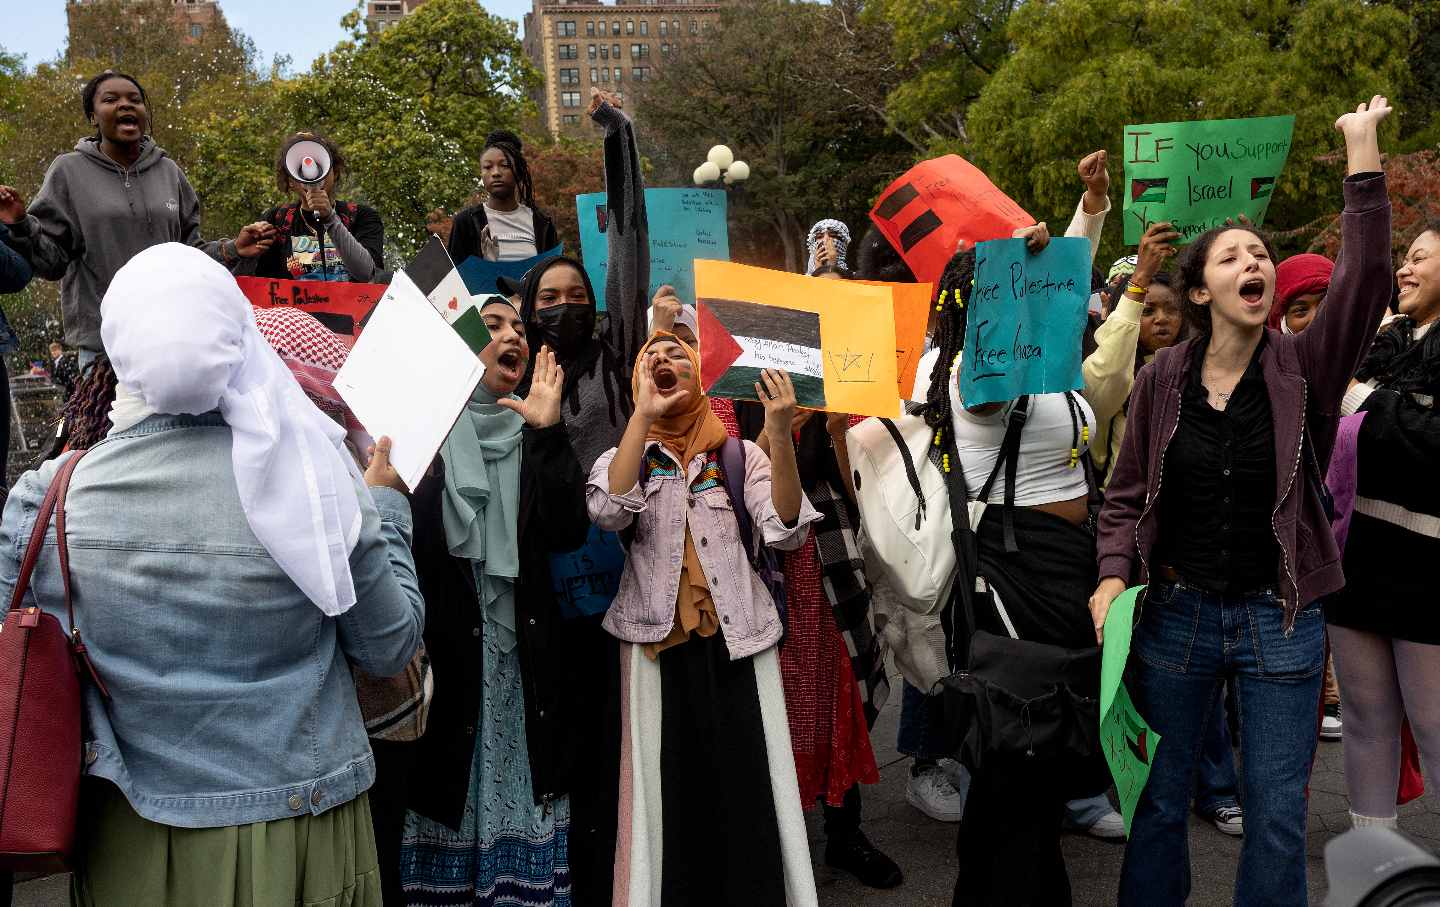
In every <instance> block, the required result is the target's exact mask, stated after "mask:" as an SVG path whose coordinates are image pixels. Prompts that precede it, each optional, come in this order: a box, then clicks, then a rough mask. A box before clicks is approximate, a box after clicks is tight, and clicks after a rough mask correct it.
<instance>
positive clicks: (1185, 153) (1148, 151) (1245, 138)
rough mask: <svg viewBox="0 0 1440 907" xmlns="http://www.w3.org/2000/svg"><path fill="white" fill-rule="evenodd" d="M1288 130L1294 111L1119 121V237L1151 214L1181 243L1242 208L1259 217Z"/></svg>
mask: <svg viewBox="0 0 1440 907" xmlns="http://www.w3.org/2000/svg"><path fill="white" fill-rule="evenodd" d="M1294 129H1295V118H1294V117H1293V116H1283V117H1254V118H1252V119H1246V120H1200V121H1196V122H1191V123H1147V124H1144V125H1141V126H1126V127H1125V139H1124V149H1123V151H1124V155H1125V217H1124V219H1125V242H1126V244H1128V245H1134V244H1136V243H1138V242H1140V237H1141V235H1143V234H1144V232H1145V228H1146V227H1147V226H1149V225H1150V224H1152V223H1155V222H1156V221H1169V222H1170V223H1172V224H1174V225H1175V229H1176V230H1178V231H1179V232H1180V242H1181V243H1187V242H1189V241H1190V240H1192V239H1194V238H1195V237H1197V236H1199V235H1200V234H1201V233H1204V232H1205V231H1206V230H1209V229H1210V228H1211V227H1218V226H1221V225H1223V224H1224V223H1225V219H1226V218H1236V217H1238V216H1239V215H1241V214H1243V215H1245V216H1246V217H1248V218H1250V220H1251V221H1252V222H1253V223H1254V224H1256V225H1257V226H1258V225H1260V224H1261V223H1263V222H1264V220H1265V211H1266V209H1267V208H1269V207H1270V197H1271V194H1272V192H1273V191H1274V189H1275V180H1276V179H1278V178H1279V176H1280V171H1282V170H1284V169H1285V158H1286V157H1287V156H1288V155H1289V154H1290V135H1291V133H1292V132H1293V131H1294Z"/></svg>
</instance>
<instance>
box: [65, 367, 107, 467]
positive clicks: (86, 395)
mask: <svg viewBox="0 0 1440 907" xmlns="http://www.w3.org/2000/svg"><path fill="white" fill-rule="evenodd" d="M115 384H116V378H115V370H114V369H113V368H111V367H110V360H109V358H108V357H106V356H105V354H104V353H101V354H100V355H99V356H98V357H96V359H95V362H94V363H93V364H92V365H91V366H90V368H88V369H86V371H85V374H84V375H82V376H81V378H80V382H79V383H78V384H77V385H75V393H74V394H72V395H71V396H70V399H69V400H68V401H67V402H66V404H65V409H64V410H63V412H62V418H63V419H64V420H65V424H66V426H68V427H69V429H70V439H69V447H70V449H71V450H82V449H84V448H87V447H94V446H95V445H96V444H99V443H100V442H101V441H102V440H104V438H105V435H106V434H108V433H109V431H110V404H112V403H114V402H115Z"/></svg>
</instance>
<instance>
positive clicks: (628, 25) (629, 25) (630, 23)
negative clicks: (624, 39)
mask: <svg viewBox="0 0 1440 907" xmlns="http://www.w3.org/2000/svg"><path fill="white" fill-rule="evenodd" d="M625 34H627V35H633V34H635V20H634V19H626V20H625Z"/></svg>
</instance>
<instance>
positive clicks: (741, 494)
mask: <svg viewBox="0 0 1440 907" xmlns="http://www.w3.org/2000/svg"><path fill="white" fill-rule="evenodd" d="M720 478H721V479H722V480H723V481H724V483H725V493H726V494H728V495H729V496H730V506H731V507H732V508H734V510H735V522H736V523H737V524H739V527H740V544H742V545H744V546H745V556H746V557H747V558H748V559H749V560H750V562H751V563H752V564H753V563H754V561H755V557H756V555H757V554H758V552H757V551H756V550H755V527H754V525H753V524H752V522H751V520H750V511H749V509H748V508H746V506H745V444H744V442H742V441H741V440H740V439H739V438H732V437H728V436H727V437H726V438H725V443H724V444H722V445H720Z"/></svg>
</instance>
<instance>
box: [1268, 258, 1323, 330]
mask: <svg viewBox="0 0 1440 907" xmlns="http://www.w3.org/2000/svg"><path fill="white" fill-rule="evenodd" d="M1334 270H1335V262H1333V261H1331V260H1330V259H1328V258H1326V257H1325V256H1324V255H1316V254H1315V253H1313V252H1302V253H1300V254H1299V255H1292V256H1290V257H1289V258H1287V259H1285V260H1284V261H1282V262H1280V266H1279V267H1278V268H1276V269H1275V301H1274V303H1272V304H1271V306H1270V317H1269V318H1267V319H1266V320H1265V323H1266V324H1267V325H1269V326H1270V327H1272V328H1275V329H1276V330H1277V331H1278V330H1279V329H1280V320H1281V319H1282V318H1284V317H1285V309H1286V307H1287V306H1289V305H1290V301H1291V300H1292V299H1294V298H1295V297H1296V296H1305V295H1308V294H1310V293H1324V292H1325V290H1326V289H1327V288H1328V287H1329V286H1330V272H1332V271H1334Z"/></svg>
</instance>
